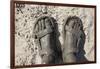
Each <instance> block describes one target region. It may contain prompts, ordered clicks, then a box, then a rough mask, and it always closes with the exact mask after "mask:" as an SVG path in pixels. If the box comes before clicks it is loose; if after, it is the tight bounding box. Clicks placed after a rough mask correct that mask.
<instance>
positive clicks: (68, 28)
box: [63, 16, 84, 63]
mask: <svg viewBox="0 0 100 69" xmlns="http://www.w3.org/2000/svg"><path fill="white" fill-rule="evenodd" d="M82 28H83V25H82V22H81V20H80V19H79V18H78V17H76V16H73V17H69V18H68V19H67V21H66V23H65V25H64V32H65V37H64V38H65V39H64V50H63V51H64V52H63V60H64V62H65V63H75V62H78V61H77V53H78V50H79V48H78V47H79V46H80V45H81V46H83V45H84V40H83V38H84V37H83V36H82V35H83V32H82Z"/></svg>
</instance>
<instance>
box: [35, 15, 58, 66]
mask: <svg viewBox="0 0 100 69" xmlns="http://www.w3.org/2000/svg"><path fill="white" fill-rule="evenodd" d="M34 31H35V39H39V43H40V48H41V49H40V56H41V58H42V63H43V64H54V63H56V60H57V59H58V58H57V57H59V56H57V54H58V53H57V52H56V50H57V48H56V44H55V42H56V41H55V34H54V25H53V22H52V19H51V18H49V17H47V16H44V17H41V18H39V19H38V20H37V22H36V24H35V26H34Z"/></svg>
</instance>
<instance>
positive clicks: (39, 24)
mask: <svg viewBox="0 0 100 69" xmlns="http://www.w3.org/2000/svg"><path fill="white" fill-rule="evenodd" d="M38 26H39V31H41V28H42V25H41V21H40V20H39V21H38Z"/></svg>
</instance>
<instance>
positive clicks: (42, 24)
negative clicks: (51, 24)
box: [41, 19, 45, 30]
mask: <svg viewBox="0 0 100 69" xmlns="http://www.w3.org/2000/svg"><path fill="white" fill-rule="evenodd" d="M44 24H45V22H44V19H42V20H41V26H42V27H41V29H42V30H44V28H45V27H44Z"/></svg>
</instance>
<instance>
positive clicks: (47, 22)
mask: <svg viewBox="0 0 100 69" xmlns="http://www.w3.org/2000/svg"><path fill="white" fill-rule="evenodd" d="M45 25H46V28H48V27H50V20H49V19H48V18H46V19H45Z"/></svg>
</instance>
